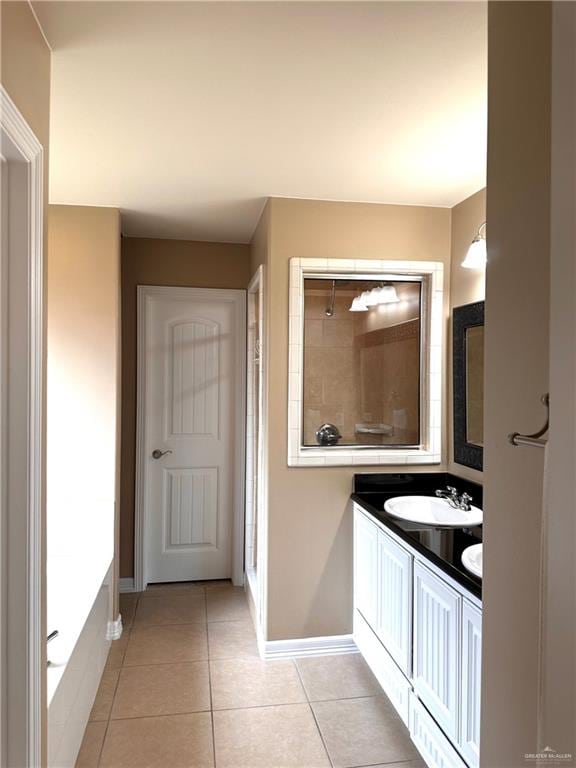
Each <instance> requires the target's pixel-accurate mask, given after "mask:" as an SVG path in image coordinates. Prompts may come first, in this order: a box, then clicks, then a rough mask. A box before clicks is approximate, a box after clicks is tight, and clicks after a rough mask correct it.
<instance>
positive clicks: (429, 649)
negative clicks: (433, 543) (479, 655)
mask: <svg viewBox="0 0 576 768" xmlns="http://www.w3.org/2000/svg"><path fill="white" fill-rule="evenodd" d="M461 602H462V599H461V597H460V595H459V594H458V592H456V591H455V590H454V589H452V587H450V586H449V585H448V584H446V582H444V581H443V580H442V579H440V578H438V576H436V575H435V574H433V573H432V572H431V571H429V570H428V569H427V568H426V567H425V566H424V565H422V564H421V563H419V562H416V563H415V564H414V658H413V663H414V673H413V683H414V689H415V690H416V692H417V693H418V696H419V698H420V699H421V700H422V701H423V702H424V704H425V705H426V707H427V708H428V709H429V710H430V713H431V714H432V715H433V717H434V718H435V719H436V721H437V722H438V723H439V725H440V726H441V727H442V729H443V730H444V732H445V733H446V735H447V736H448V737H449V738H451V739H452V740H453V741H454V743H455V744H457V743H458V740H459V735H460V734H459V731H460V728H459V725H460V721H459V703H460V607H461Z"/></svg>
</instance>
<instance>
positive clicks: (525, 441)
mask: <svg viewBox="0 0 576 768" xmlns="http://www.w3.org/2000/svg"><path fill="white" fill-rule="evenodd" d="M541 401H542V405H544V407H545V408H546V423H545V424H544V426H543V427H542V429H539V430H538V432H534V433H533V434H532V435H522V434H520V432H512V433H511V434H509V435H508V442H509V443H510V444H511V445H530V446H532V447H534V448H545V447H546V443H547V442H548V440H546V439H545V438H544V437H543V435H545V434H546V432H548V428H549V426H550V395H549V394H548V393H546V394H545V395H542V397H541Z"/></svg>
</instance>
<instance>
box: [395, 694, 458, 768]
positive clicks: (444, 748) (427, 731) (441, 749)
mask: <svg viewBox="0 0 576 768" xmlns="http://www.w3.org/2000/svg"><path fill="white" fill-rule="evenodd" d="M409 710H410V724H409V729H410V737H411V738H412V741H413V742H414V744H416V746H417V747H418V751H419V752H420V754H421V755H422V757H423V758H424V761H425V762H426V764H427V765H428V768H466V763H464V762H463V761H462V759H461V758H460V756H459V754H458V753H457V752H456V750H455V749H454V747H453V746H452V745H451V744H450V742H449V741H448V739H447V738H446V736H444V734H443V733H442V731H441V730H440V728H439V727H438V725H437V724H436V723H435V722H434V719H433V718H432V717H430V714H429V713H428V712H427V711H426V708H425V707H424V706H423V704H422V703H421V702H420V701H418V698H417V697H416V696H415V695H414V694H413V693H411V694H410V701H409Z"/></svg>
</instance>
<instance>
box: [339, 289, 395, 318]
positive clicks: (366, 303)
mask: <svg viewBox="0 0 576 768" xmlns="http://www.w3.org/2000/svg"><path fill="white" fill-rule="evenodd" d="M399 301H400V299H399V298H398V294H397V293H396V288H395V287H394V285H392V283H384V284H383V285H379V286H378V287H377V288H372V290H371V291H364V292H363V293H361V294H360V295H359V296H356V297H355V298H354V300H353V301H352V304H351V305H350V310H349V311H350V312H367V311H368V310H369V309H371V308H372V307H377V306H379V305H380V304H396V303H397V302H399Z"/></svg>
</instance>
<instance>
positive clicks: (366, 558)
mask: <svg viewBox="0 0 576 768" xmlns="http://www.w3.org/2000/svg"><path fill="white" fill-rule="evenodd" d="M377 578H378V528H377V527H376V525H375V524H374V523H373V522H371V521H370V520H369V519H368V518H367V517H366V515H363V514H362V512H360V510H359V509H358V508H357V507H355V509H354V607H355V608H356V610H358V611H360V613H361V614H362V616H364V618H365V619H366V621H367V622H368V624H369V625H370V626H371V627H375V626H376V621H377V605H378V602H377Z"/></svg>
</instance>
